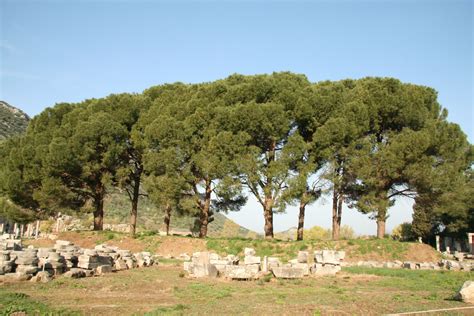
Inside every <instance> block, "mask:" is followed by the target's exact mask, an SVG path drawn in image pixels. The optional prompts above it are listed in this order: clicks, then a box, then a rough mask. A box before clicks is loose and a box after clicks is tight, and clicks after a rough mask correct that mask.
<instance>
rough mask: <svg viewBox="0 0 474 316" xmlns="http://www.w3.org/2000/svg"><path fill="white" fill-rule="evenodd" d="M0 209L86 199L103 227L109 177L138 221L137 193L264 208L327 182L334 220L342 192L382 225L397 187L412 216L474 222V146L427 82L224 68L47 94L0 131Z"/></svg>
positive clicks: (431, 226)
mask: <svg viewBox="0 0 474 316" xmlns="http://www.w3.org/2000/svg"><path fill="white" fill-rule="evenodd" d="M0 146H1V148H0V160H1V161H0V177H1V181H0V186H1V187H0V189H1V195H2V199H1V203H0V214H3V216H4V217H7V218H11V219H14V220H16V221H30V220H33V219H37V218H44V217H47V216H51V215H54V214H56V213H57V212H65V211H68V212H71V211H90V212H92V213H93V215H94V229H95V230H101V229H102V227H103V219H104V198H105V196H106V195H107V194H108V192H109V191H110V190H111V188H114V187H118V188H121V189H122V190H125V191H126V192H127V193H128V196H129V198H130V203H131V211H130V226H131V233H132V234H135V230H136V223H137V216H139V214H138V203H139V197H140V195H148V196H149V198H150V199H151V200H152V201H153V202H154V203H156V205H157V206H158V207H159V208H160V209H161V210H162V211H163V212H164V214H165V216H164V221H165V224H166V225H167V227H168V229H169V223H170V219H171V216H172V214H176V213H180V214H188V215H190V216H195V217H196V218H197V220H198V221H197V222H198V224H199V225H198V226H199V236H200V237H206V235H207V228H208V224H209V223H210V222H211V221H212V214H213V213H214V212H229V211H238V210H239V209H240V208H241V207H242V206H243V205H245V203H246V200H247V196H248V195H253V196H254V197H255V198H256V199H257V201H258V202H259V204H260V205H261V210H262V212H261V213H257V214H255V216H261V215H262V214H263V216H264V219H265V227H264V232H265V237H266V238H273V214H274V213H275V212H283V211H285V208H286V207H287V206H288V205H298V206H299V215H298V216H299V221H298V239H303V227H304V218H305V210H306V207H307V206H308V205H310V204H311V203H314V202H315V201H316V200H317V199H318V198H320V197H321V195H323V194H326V195H328V194H329V195H330V196H331V200H332V223H333V225H332V234H333V236H332V237H333V238H334V239H338V238H339V230H340V226H341V218H342V209H343V208H342V206H343V204H346V205H348V206H349V207H350V208H354V209H357V210H358V211H360V212H363V213H367V214H370V215H371V216H372V218H373V219H374V220H375V221H376V223H377V236H378V237H383V236H384V234H385V221H386V219H387V217H388V215H389V214H388V210H389V208H390V206H392V205H393V204H394V203H395V200H396V198H397V197H400V196H404V197H411V198H413V199H414V200H415V204H414V205H415V206H414V222H413V230H414V232H415V233H416V234H417V236H421V237H425V238H428V237H429V236H430V235H431V234H433V233H439V232H440V231H444V232H445V233H451V234H455V233H463V232H465V231H468V230H472V229H473V227H474V215H473V205H474V201H473V197H474V189H473V173H472V163H473V146H472V145H471V144H469V142H468V141H467V138H466V135H465V134H464V133H463V132H462V131H461V129H460V128H459V126H458V125H456V124H453V123H450V122H448V121H447V111H446V109H443V108H442V107H441V105H440V104H439V103H438V101H437V93H436V91H434V90H433V89H431V88H428V87H424V86H419V85H413V84H406V83H402V82H400V81H399V80H396V79H392V78H364V79H359V80H343V81H336V82H332V81H324V82H319V83H311V82H309V81H308V79H307V78H306V77H305V76H304V75H296V74H292V73H287V72H284V73H274V74H271V75H255V76H243V75H232V76H230V77H228V78H226V79H224V80H218V81H214V82H210V83H201V84H182V83H175V84H165V85H159V86H154V87H151V88H149V89H147V90H145V91H144V92H143V93H141V94H114V95H110V96H108V97H105V98H100V99H90V100H86V101H83V102H81V103H77V104H66V103H61V104H56V105H55V106H54V107H51V108H47V109H46V110H44V111H43V112H42V113H41V114H39V115H38V116H36V117H35V118H34V119H33V120H32V121H31V122H30V124H29V126H28V129H27V132H26V133H25V134H23V135H21V136H19V137H15V138H12V139H9V140H8V141H5V142H3V143H1V144H0Z"/></svg>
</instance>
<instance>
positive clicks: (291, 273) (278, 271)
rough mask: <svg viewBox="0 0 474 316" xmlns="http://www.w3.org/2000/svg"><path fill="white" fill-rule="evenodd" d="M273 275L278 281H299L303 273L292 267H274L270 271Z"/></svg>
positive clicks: (301, 270)
mask: <svg viewBox="0 0 474 316" xmlns="http://www.w3.org/2000/svg"><path fill="white" fill-rule="evenodd" d="M272 272H273V275H275V277H276V278H280V279H300V278H303V277H304V271H303V269H300V268H294V267H275V268H273V269H272Z"/></svg>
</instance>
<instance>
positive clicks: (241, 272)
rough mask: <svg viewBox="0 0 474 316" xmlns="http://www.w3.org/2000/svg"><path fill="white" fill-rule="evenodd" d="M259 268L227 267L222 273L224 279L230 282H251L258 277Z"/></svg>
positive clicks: (249, 266)
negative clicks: (230, 280)
mask: <svg viewBox="0 0 474 316" xmlns="http://www.w3.org/2000/svg"><path fill="white" fill-rule="evenodd" d="M258 273H259V266H258V265H247V266H237V265H228V266H226V268H225V271H224V273H223V275H224V277H226V278H228V279H232V280H252V279H256V278H257V277H258Z"/></svg>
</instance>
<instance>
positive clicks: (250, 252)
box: [244, 248, 255, 257]
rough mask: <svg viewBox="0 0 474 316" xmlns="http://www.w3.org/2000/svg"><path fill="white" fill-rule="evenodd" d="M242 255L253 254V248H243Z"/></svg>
mask: <svg viewBox="0 0 474 316" xmlns="http://www.w3.org/2000/svg"><path fill="white" fill-rule="evenodd" d="M244 256H246V257H247V256H255V249H253V248H245V249H244Z"/></svg>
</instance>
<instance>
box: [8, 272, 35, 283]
mask: <svg viewBox="0 0 474 316" xmlns="http://www.w3.org/2000/svg"><path fill="white" fill-rule="evenodd" d="M32 276H33V275H31V274H25V273H6V274H5V277H6V279H10V280H13V281H28V280H29V279H31V277H32Z"/></svg>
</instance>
